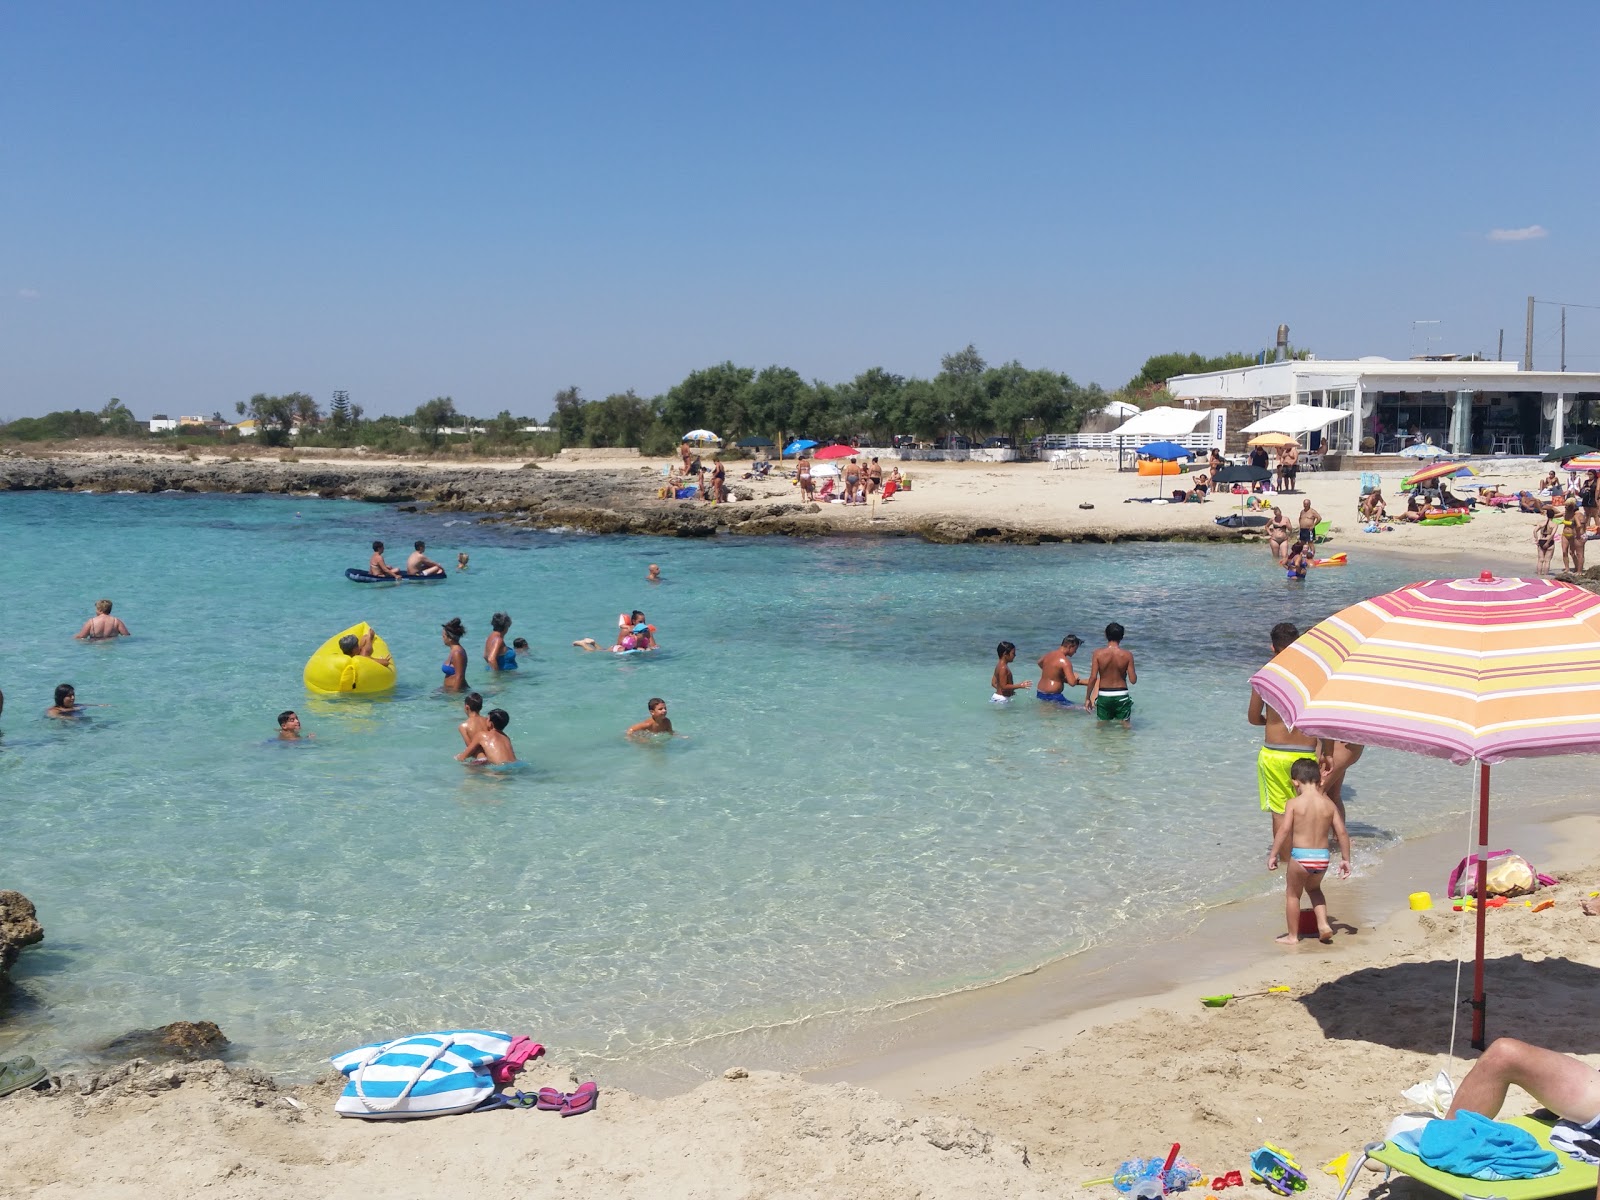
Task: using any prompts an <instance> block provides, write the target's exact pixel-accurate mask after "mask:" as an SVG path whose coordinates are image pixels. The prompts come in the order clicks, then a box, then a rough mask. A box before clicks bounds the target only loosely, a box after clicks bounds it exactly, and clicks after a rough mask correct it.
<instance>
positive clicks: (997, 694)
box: [989, 642, 1033, 704]
mask: <svg viewBox="0 0 1600 1200" xmlns="http://www.w3.org/2000/svg"><path fill="white" fill-rule="evenodd" d="M994 650H995V654H997V655H998V656H999V658H1000V661H999V662H998V663H996V664H995V668H994V674H993V675H990V676H989V687H990V688H991V689H992V690H993V693H994V694H993V695H991V696H990V697H989V699H990V700H991V701H992V702H993V703H995V704H1010V703H1011V697H1012V696H1014V695H1015V694H1016V693H1018V692H1020V691H1024V690H1025V689H1027V688H1031V687H1032V686H1033V680H1031V679H1024V680H1023V681H1022V682H1021V683H1013V682H1012V681H1011V664H1012V663H1013V662H1015V661H1016V658H1017V648H1016V647H1015V646H1013V645H1012V644H1011V643H1010V642H1001V643H1000V644H999V645H998V646H996V647H995V648H994Z"/></svg>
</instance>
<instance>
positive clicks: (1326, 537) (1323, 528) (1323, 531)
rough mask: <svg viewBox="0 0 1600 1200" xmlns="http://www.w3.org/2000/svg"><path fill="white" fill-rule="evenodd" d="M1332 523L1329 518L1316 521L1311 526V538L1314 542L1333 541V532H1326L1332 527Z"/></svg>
mask: <svg viewBox="0 0 1600 1200" xmlns="http://www.w3.org/2000/svg"><path fill="white" fill-rule="evenodd" d="M1332 525H1333V522H1332V521H1331V520H1329V521H1318V522H1317V523H1316V524H1315V525H1313V526H1312V527H1311V540H1312V541H1315V542H1331V541H1333V534H1331V533H1329V532H1328V530H1329V529H1330V528H1331V527H1332Z"/></svg>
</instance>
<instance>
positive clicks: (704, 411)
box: [663, 362, 756, 442]
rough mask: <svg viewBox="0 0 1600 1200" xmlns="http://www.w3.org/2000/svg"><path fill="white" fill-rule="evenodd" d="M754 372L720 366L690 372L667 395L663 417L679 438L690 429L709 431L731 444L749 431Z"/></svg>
mask: <svg viewBox="0 0 1600 1200" xmlns="http://www.w3.org/2000/svg"><path fill="white" fill-rule="evenodd" d="M755 374H756V373H755V371H753V370H751V369H750V368H749V367H736V366H734V365H733V364H732V363H731V362H723V363H718V364H717V365H716V366H714V367H705V368H703V369H701V370H699V371H692V372H690V374H689V376H688V377H687V378H686V379H684V381H683V382H682V383H680V384H678V385H677V386H675V387H673V388H671V389H669V390H668V392H667V400H666V404H665V405H664V411H663V415H664V416H665V417H666V420H667V424H668V425H669V426H672V425H677V426H680V428H679V429H678V436H679V437H682V436H683V435H684V434H685V433H687V432H688V431H689V430H691V429H709V430H711V431H712V432H713V433H719V434H721V435H722V437H723V438H724V439H726V440H727V441H729V442H731V441H733V440H735V439H736V438H738V437H740V436H741V435H742V434H744V433H745V432H746V431H747V430H748V429H749V428H750V385H751V384H752V383H753V382H754V380H755Z"/></svg>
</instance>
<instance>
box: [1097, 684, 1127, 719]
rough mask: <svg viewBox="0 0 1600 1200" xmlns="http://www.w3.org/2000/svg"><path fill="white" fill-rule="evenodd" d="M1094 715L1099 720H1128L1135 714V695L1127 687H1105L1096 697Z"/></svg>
mask: <svg viewBox="0 0 1600 1200" xmlns="http://www.w3.org/2000/svg"><path fill="white" fill-rule="evenodd" d="M1094 715H1095V719H1096V720H1097V721H1126V720H1129V719H1130V718H1131V717H1132V716H1133V697H1132V696H1130V695H1128V689H1127V688H1107V689H1103V690H1102V691H1101V692H1100V694H1099V695H1098V696H1096V697H1095V698H1094Z"/></svg>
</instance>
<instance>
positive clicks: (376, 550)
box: [367, 542, 400, 579]
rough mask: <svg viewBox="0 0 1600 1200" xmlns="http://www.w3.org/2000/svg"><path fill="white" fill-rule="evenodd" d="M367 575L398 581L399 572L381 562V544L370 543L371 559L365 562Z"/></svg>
mask: <svg viewBox="0 0 1600 1200" xmlns="http://www.w3.org/2000/svg"><path fill="white" fill-rule="evenodd" d="M367 574H368V575H379V576H382V577H383V578H385V579H399V578H400V572H399V571H396V570H395V569H394V568H393V567H391V566H390V565H389V564H388V563H386V562H384V561H383V543H382V542H373V543H372V557H371V558H370V559H368V560H367Z"/></svg>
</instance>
